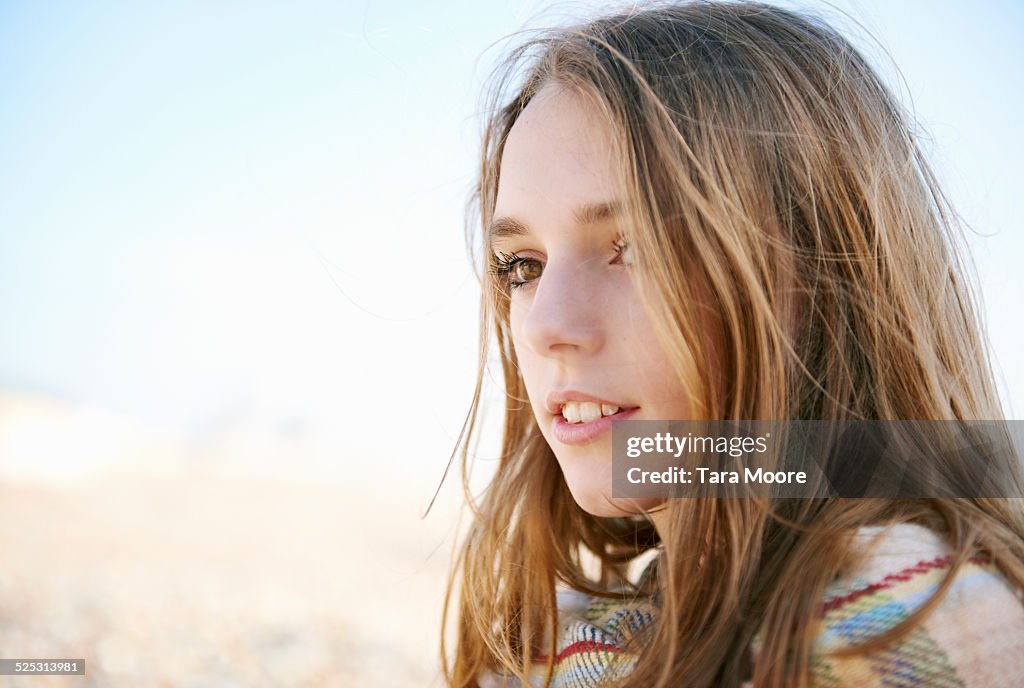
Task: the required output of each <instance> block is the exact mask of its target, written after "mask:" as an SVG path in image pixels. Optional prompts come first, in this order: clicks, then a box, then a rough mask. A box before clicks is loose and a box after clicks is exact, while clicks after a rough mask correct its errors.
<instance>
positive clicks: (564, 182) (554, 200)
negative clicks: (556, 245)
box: [495, 85, 622, 224]
mask: <svg viewBox="0 0 1024 688" xmlns="http://www.w3.org/2000/svg"><path fill="white" fill-rule="evenodd" d="M611 136H612V132H611V128H610V127H609V126H608V124H607V122H606V121H605V120H604V118H603V117H602V116H601V114H600V112H599V110H598V109H597V107H596V106H595V105H594V104H593V103H591V102H590V101H589V100H588V99H586V98H584V97H582V96H580V95H578V94H576V93H573V92H571V91H568V90H565V89H564V88H562V87H559V86H555V85H548V86H545V87H544V88H542V89H541V90H540V91H539V92H538V93H537V95H536V96H534V98H533V99H532V100H531V101H530V103H529V105H527V107H526V109H525V110H524V111H523V112H522V114H521V115H520V116H519V118H518V119H517V120H516V123H515V124H514V125H513V126H512V129H511V131H510V132H509V134H508V138H507V139H506V141H505V146H504V149H503V152H502V159H501V168H500V171H499V184H498V196H497V200H496V206H495V216H497V217H502V216H514V217H516V218H517V219H520V220H522V221H523V222H525V223H527V224H529V223H531V221H536V222H540V221H544V220H552V221H556V220H560V219H564V218H565V217H567V216H568V215H569V214H571V213H572V211H573V209H574V208H578V207H581V206H586V205H598V204H601V203H607V202H608V201H609V200H610V199H615V198H618V197H620V196H621V191H620V190H621V186H622V182H621V179H620V176H619V175H620V170H619V166H618V165H617V164H616V162H617V161H616V160H615V159H614V154H613V148H612V139H611Z"/></svg>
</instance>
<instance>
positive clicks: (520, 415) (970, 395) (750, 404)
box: [442, 2, 1024, 687]
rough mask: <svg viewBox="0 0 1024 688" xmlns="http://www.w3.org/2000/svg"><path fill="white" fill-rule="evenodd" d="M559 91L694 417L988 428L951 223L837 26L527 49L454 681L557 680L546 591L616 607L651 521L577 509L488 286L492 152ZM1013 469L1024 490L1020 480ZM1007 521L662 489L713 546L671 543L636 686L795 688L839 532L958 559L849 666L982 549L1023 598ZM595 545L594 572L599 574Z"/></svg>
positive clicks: (982, 350) (988, 383)
mask: <svg viewBox="0 0 1024 688" xmlns="http://www.w3.org/2000/svg"><path fill="white" fill-rule="evenodd" d="M517 78H518V79H519V81H516V79H517ZM549 83H554V84H557V85H559V86H561V87H563V88H566V89H571V90H572V91H574V92H576V93H578V94H581V95H583V96H584V97H587V98H588V99H589V102H591V103H593V104H594V105H595V106H596V107H597V108H598V109H599V111H600V112H601V113H602V114H603V116H604V117H605V118H606V120H607V121H608V122H609V125H610V129H611V131H612V132H613V139H614V140H613V141H612V142H611V144H612V145H613V146H614V148H615V150H616V152H617V153H618V155H619V159H621V160H622V166H623V174H624V180H625V184H626V187H627V190H628V192H629V201H628V204H627V205H628V207H627V208H626V209H625V211H626V217H627V218H629V219H628V221H626V222H624V225H625V231H626V232H627V238H628V241H629V242H630V246H631V247H633V248H634V249H635V263H636V266H635V271H634V276H635V279H636V280H638V282H639V284H640V288H641V293H642V294H643V295H644V297H645V302H646V303H647V305H648V309H649V311H650V313H651V316H652V319H653V320H654V322H656V323H657V324H658V328H659V337H660V339H661V344H662V345H663V346H665V347H666V350H667V351H669V352H670V354H671V355H672V357H673V363H674V365H675V367H676V369H677V372H678V374H679V376H680V379H681V380H682V381H684V383H685V384H686V385H687V387H686V388H687V390H688V393H689V394H690V399H691V402H692V407H693V408H694V412H695V416H697V417H703V418H722V419H868V420H871V419H934V420H952V419H959V420H979V419H999V418H1001V417H1002V412H1001V409H1000V405H999V400H998V396H997V394H996V392H995V385H994V382H993V379H992V373H991V365H990V362H989V358H988V353H987V350H986V345H985V340H984V337H983V336H982V335H981V328H980V326H979V324H978V313H977V306H976V305H975V296H974V294H973V288H972V285H971V283H970V281H969V275H970V271H969V269H968V266H967V264H966V262H965V261H966V259H965V258H964V254H963V251H964V248H963V239H962V236H961V230H960V228H959V225H958V223H957V218H956V216H955V214H954V213H953V211H952V209H951V208H950V206H949V204H948V202H947V200H946V198H945V197H944V196H943V194H942V192H941V190H940V188H939V186H938V184H937V183H936V180H935V177H934V175H933V173H932V172H931V170H930V168H929V167H928V165H927V163H926V161H925V160H924V158H923V156H922V153H921V151H920V150H919V148H918V145H917V143H916V141H915V138H914V136H913V134H912V131H911V126H910V123H909V122H908V118H907V117H906V115H905V113H904V112H903V111H902V110H901V109H900V107H899V106H898V104H897V102H896V100H895V99H894V98H893V96H892V95H891V94H890V92H889V91H888V89H887V88H886V87H885V86H884V85H883V84H882V82H881V81H880V80H879V78H878V77H877V75H876V74H875V72H874V71H873V70H872V69H871V67H870V66H869V65H868V63H867V62H866V60H865V59H864V58H863V57H862V55H861V54H860V53H859V52H858V51H857V50H855V49H854V48H853V47H852V46H851V45H850V44H849V43H848V42H847V41H846V40H845V39H844V38H842V37H841V36H839V35H838V34H837V33H836V32H835V31H833V30H832V29H831V28H830V27H828V26H827V25H825V24H823V23H821V22H819V21H817V20H814V19H811V18H808V17H804V16H801V15H799V14H796V13H793V12H791V11H788V10H783V9H780V8H777V7H772V6H767V5H761V4H757V3H746V2H739V3H732V2H730V3H707V2H695V3H686V4H680V5H670V6H656V7H653V8H650V9H643V10H634V11H631V12H628V13H625V14H622V15H618V16H610V17H606V18H602V19H598V20H595V21H592V22H589V23H587V24H585V25H582V26H578V27H574V28H571V29H561V30H556V31H553V32H551V33H548V34H545V35H543V36H541V37H539V38H537V39H535V40H531V41H529V42H528V43H526V44H525V45H523V46H522V47H520V48H519V49H518V50H516V51H515V52H514V53H513V54H512V55H511V56H510V57H509V60H508V61H507V63H506V64H505V69H504V71H503V72H502V73H501V75H499V77H497V78H496V80H495V86H494V91H493V94H492V101H491V107H490V109H489V112H490V113H491V114H490V116H489V119H488V121H487V125H486V130H485V134H484V143H483V154H482V157H481V166H480V169H479V176H478V183H477V186H476V189H475V194H474V197H473V203H472V208H473V210H472V211H471V214H470V218H471V220H470V226H469V228H468V229H469V236H468V240H469V243H470V247H471V250H472V252H473V253H474V254H475V258H476V259H477V260H478V264H479V266H480V270H481V275H482V280H483V282H484V290H483V291H484V295H483V301H482V306H481V317H482V323H483V326H482V328H481V336H480V359H479V361H480V363H479V365H480V368H479V372H480V375H479V378H478V381H477V387H476V394H475V395H474V399H473V403H472V406H471V409H470V412H469V415H468V417H467V421H466V425H465V427H464V429H463V436H462V437H461V438H460V446H461V447H462V469H463V479H464V484H465V480H466V475H467V472H468V469H469V462H470V452H469V449H468V448H469V447H470V445H471V444H472V438H473V437H475V434H476V432H477V430H478V418H479V410H480V399H481V389H482V382H483V377H484V371H485V363H486V361H487V360H488V352H489V347H490V346H491V345H493V344H495V343H496V346H497V350H498V351H497V353H498V355H499V357H500V361H501V365H502V370H503V374H504V385H505V391H506V394H507V400H508V401H507V404H506V409H505V417H504V436H503V440H502V453H501V459H500V464H499V466H498V468H497V471H496V473H495V475H494V478H493V481H492V483H491V484H490V486H489V488H488V489H487V491H486V492H485V494H484V495H483V497H482V498H481V499H480V500H479V501H473V500H471V504H472V508H473V516H474V520H473V523H472V527H471V529H470V532H469V534H468V537H467V538H466V540H465V542H464V544H463V546H462V549H461V551H460V555H459V558H458V566H457V567H456V570H455V571H454V572H453V575H452V578H451V581H450V584H449V590H448V598H447V604H446V613H445V620H444V625H445V628H448V627H449V625H450V624H452V623H453V622H454V631H455V633H454V642H455V647H454V651H453V653H452V654H451V656H449V653H448V651H447V649H446V648H445V647H444V643H442V656H443V661H444V671H445V677H446V680H447V681H448V683H449V685H452V686H460V687H461V686H475V685H476V683H477V678H478V677H479V675H480V673H481V672H482V671H485V670H495V669H497V670H501V671H504V672H507V673H513V674H516V675H518V676H519V677H520V678H521V679H522V680H523V681H524V682H525V681H526V680H527V676H528V675H529V673H530V671H531V665H532V663H533V661H534V660H535V658H536V657H537V656H540V655H546V656H547V658H548V660H547V663H548V676H549V677H550V675H551V670H552V666H553V664H552V662H553V657H554V655H555V642H556V639H555V637H554V636H555V633H554V631H555V629H556V623H557V610H556V598H555V591H556V584H559V583H560V584H564V585H567V586H570V587H572V588H575V589H577V590H580V591H584V592H587V593H590V594H594V595H613V593H611V592H609V590H610V589H611V588H612V587H613V586H614V585H618V586H621V585H624V584H625V585H628V579H627V566H628V564H629V563H630V562H631V561H633V560H634V559H635V558H636V557H637V556H638V555H640V554H642V553H643V552H645V551H647V550H649V549H651V548H652V547H655V546H658V545H659V539H658V535H657V533H656V532H655V530H654V528H653V526H652V525H651V523H650V521H649V520H648V519H646V518H644V517H631V518H597V517H594V516H591V515H589V514H587V513H586V512H584V511H583V510H582V509H580V508H579V507H578V506H577V505H576V504H575V502H574V501H573V499H572V496H571V495H570V493H569V491H568V488H567V486H566V483H565V481H564V480H563V478H562V475H561V472H560V470H559V467H558V464H557V462H556V460H555V457H554V454H553V453H552V450H551V448H550V447H549V446H548V445H547V443H546V442H545V440H544V439H543V437H542V436H541V434H540V431H539V429H538V427H537V425H536V422H535V419H534V417H533V415H532V413H531V410H530V406H529V404H528V403H527V402H526V398H527V395H526V390H525V387H524V384H523V380H522V378H521V376H520V374H519V370H518V366H517V360H516V352H515V349H514V347H513V343H512V339H511V335H510V331H509V321H508V302H507V298H506V297H505V295H504V294H503V293H502V289H501V286H500V285H499V284H498V283H497V282H496V281H495V280H494V279H493V278H492V277H491V270H490V261H491V260H492V258H491V256H490V255H489V254H488V252H487V250H486V246H487V243H488V242H487V236H486V232H487V228H488V227H489V226H490V222H491V216H492V213H493V210H494V204H495V197H496V193H497V188H498V170H499V166H500V161H501V155H502V148H503V145H504V142H505V139H506V137H507V135H508V133H509V131H510V129H511V128H512V126H513V125H514V123H515V122H516V119H517V117H518V116H519V114H520V113H521V112H522V111H523V110H524V108H525V107H526V106H527V104H528V103H529V102H530V100H531V98H532V97H533V96H534V94H536V93H537V92H538V91H539V89H540V88H541V87H542V86H544V85H546V84H549ZM513 86H514V87H515V88H514V91H513V95H512V97H511V98H509V97H508V94H509V92H510V89H512V88H513ZM708 298H710V299H711V303H712V304H713V309H714V311H715V313H716V314H717V320H718V323H717V330H718V331H717V332H716V333H715V334H716V342H715V348H717V349H719V350H718V351H717V352H716V353H715V354H714V355H715V360H716V362H717V363H716V365H717V366H718V370H719V375H720V377H721V380H722V381H723V384H722V385H716V384H709V382H710V381H709V380H707V379H706V376H702V375H701V374H700V373H701V371H707V370H711V369H713V368H712V366H711V365H710V363H709V361H710V360H711V359H710V356H711V355H712V353H711V351H710V350H709V348H710V347H709V345H708V338H707V334H706V333H704V332H702V331H700V330H699V329H698V328H696V327H695V325H694V323H699V322H702V318H700V317H697V314H696V313H694V312H693V310H694V308H695V307H696V306H695V305H694V304H699V303H701V302H702V301H707V299H708ZM1004 479H1005V480H1007V481H1009V482H1010V483H1012V484H1013V485H1016V486H1017V488H1018V493H1020V486H1021V484H1022V482H1024V481H1022V477H1021V475H1020V471H1019V469H1013V470H1012V471H1011V472H1010V474H1008V475H1006V476H1004ZM467 495H468V491H467ZM1019 506H1020V505H1019V502H1015V501H1014V500H1000V499H980V498H978V499H956V500H952V499H951V500H934V499H933V500H928V499H920V500H900V501H897V500H868V499H863V500H844V499H831V500H776V501H773V502H771V503H766V502H764V501H758V500H753V499H747V500H738V499H737V500H732V499H707V500H672V501H670V502H669V503H668V505H667V507H666V508H667V509H668V510H669V511H670V519H671V527H670V528H669V529H668V531H667V532H669V533H674V534H682V533H702V534H704V535H705V537H703V538H700V537H699V538H691V539H690V541H688V542H686V543H685V544H684V542H683V540H682V538H681V537H679V538H673V540H672V541H670V542H663V543H660V544H661V545H663V547H664V551H663V552H662V554H661V558H660V561H659V567H658V576H657V579H656V583H655V584H656V586H657V592H658V593H659V596H660V598H659V599H660V606H661V611H660V613H659V617H658V620H657V623H656V624H655V626H654V628H653V630H652V631H651V633H650V635H649V637H648V638H647V639H646V642H645V645H644V650H643V654H642V656H641V658H640V661H639V662H638V663H637V666H636V669H635V671H634V673H633V674H632V675H631V676H630V677H629V679H628V680H627V683H629V684H631V685H632V684H635V685H642V686H669V685H687V686H694V687H700V686H712V685H714V686H719V685H738V684H739V683H740V682H741V681H742V680H744V679H745V678H748V677H749V678H750V679H751V680H753V682H754V685H756V686H773V687H780V686H804V685H806V682H807V676H808V666H809V661H810V647H811V643H812V641H813V633H814V620H815V615H816V614H817V613H818V611H819V608H820V604H821V600H822V598H823V595H824V592H825V589H826V587H827V585H828V584H829V583H830V582H831V581H832V580H833V579H834V578H835V577H836V576H837V575H839V573H840V572H841V571H842V570H843V568H844V567H845V566H848V565H850V563H851V561H852V557H853V556H854V552H853V551H852V549H851V544H850V542H851V541H850V538H849V537H846V536H847V535H850V534H852V533H854V532H855V531H856V530H857V529H858V528H859V527H861V526H865V525H873V524H881V523H889V522H917V523H921V524H923V525H926V526H928V527H930V528H933V529H935V530H936V531H938V532H940V533H942V534H943V535H944V536H945V537H946V539H947V540H948V541H949V543H950V544H951V546H952V548H953V552H954V560H953V566H952V568H951V570H950V574H949V576H948V577H947V579H946V583H945V584H944V585H943V586H941V587H940V590H939V593H938V594H937V595H936V597H935V598H934V599H933V600H932V601H931V602H930V603H929V604H927V605H925V607H923V608H922V609H921V610H920V612H919V613H917V614H914V615H912V616H911V617H910V618H909V619H908V620H907V621H906V622H905V623H902V624H900V626H899V627H897V628H895V629H893V631H891V632H889V633H887V634H886V635H885V636H884V637H880V638H878V639H876V640H875V641H874V643H873V644H868V645H865V646H864V648H863V649H864V650H865V651H866V650H868V649H871V648H872V647H877V646H878V645H880V644H881V643H884V642H888V641H891V640H892V639H894V638H896V637H898V636H899V635H900V634H902V633H905V632H907V631H908V630H910V629H911V628H912V627H913V626H914V625H915V624H916V623H919V622H920V620H921V618H922V617H923V615H924V614H926V613H927V612H928V611H929V610H930V609H931V608H933V606H934V604H936V603H937V602H938V600H939V597H940V596H941V594H943V593H944V592H945V589H946V587H947V586H948V584H949V582H951V580H952V576H953V575H955V573H956V571H957V569H958V568H959V566H960V565H961V563H962V562H964V561H965V560H966V559H967V557H969V556H971V555H974V554H977V553H983V554H985V555H987V556H989V557H991V559H992V560H993V561H994V562H995V563H996V564H997V565H998V566H999V568H1000V569H1001V570H1002V571H1003V573H1004V574H1005V575H1006V576H1007V577H1008V578H1009V580H1010V581H1011V582H1012V583H1014V584H1015V585H1017V586H1018V587H1024V519H1022V516H1021V511H1020V508H1019ZM837 534H838V535H839V537H837ZM591 555H592V556H593V557H596V559H597V561H598V562H599V567H598V568H599V571H598V573H597V575H589V576H588V575H587V572H586V567H585V566H584V561H585V560H586V558H587V557H588V556H591ZM697 561H700V562H701V563H700V565H694V562H697ZM456 591H458V592H456ZM782 591H785V593H784V594H781V593H782ZM627 594H628V593H627ZM456 600H457V618H454V619H453V617H452V611H453V607H454V605H455V602H456ZM684 600H700V601H701V602H700V604H683V601H684ZM755 635H757V636H758V637H759V638H760V639H761V640H760V645H759V648H758V660H757V661H756V662H754V664H753V666H751V654H750V646H751V641H752V640H753V639H754V637H755Z"/></svg>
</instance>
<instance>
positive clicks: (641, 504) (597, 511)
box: [569, 483, 661, 518]
mask: <svg viewBox="0 0 1024 688" xmlns="http://www.w3.org/2000/svg"><path fill="white" fill-rule="evenodd" d="M594 488H595V486H592V485H587V486H582V485H573V484H572V483H569V491H570V492H571V493H572V498H573V500H575V502H576V504H578V505H579V507H580V508H581V509H583V510H584V511H586V512H587V513H588V514H590V515H591V516H597V517H598V518H622V517H624V516H636V515H638V514H642V513H643V512H644V510H646V509H653V508H654V507H656V506H658V505H659V504H660V503H661V500H658V499H621V498H619V499H615V498H613V497H612V495H611V491H610V490H605V489H594Z"/></svg>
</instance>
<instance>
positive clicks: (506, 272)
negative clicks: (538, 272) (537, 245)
mask: <svg viewBox="0 0 1024 688" xmlns="http://www.w3.org/2000/svg"><path fill="white" fill-rule="evenodd" d="M612 248H613V249H614V251H615V258H616V259H618V258H619V257H620V256H621V255H622V254H623V253H625V251H626V249H627V248H629V244H628V243H626V240H625V239H623V238H622V237H619V238H617V239H616V240H615V241H613V242H612ZM527 260H537V259H536V258H523V257H522V256H520V255H519V254H518V253H498V255H497V256H495V258H494V264H493V265H492V267H491V272H492V273H493V274H494V276H495V277H497V278H498V279H499V280H501V281H502V282H504V283H505V284H506V285H507V286H508V288H509V291H514V290H516V289H518V288H520V287H523V286H526V285H527V284H529V283H530V282H535V281H536V279H539V278H536V279H533V280H525V281H522V282H517V281H515V280H514V279H512V274H513V271H514V270H515V269H516V266H517V265H519V264H520V263H522V262H523V261H527ZM538 262H539V261H538Z"/></svg>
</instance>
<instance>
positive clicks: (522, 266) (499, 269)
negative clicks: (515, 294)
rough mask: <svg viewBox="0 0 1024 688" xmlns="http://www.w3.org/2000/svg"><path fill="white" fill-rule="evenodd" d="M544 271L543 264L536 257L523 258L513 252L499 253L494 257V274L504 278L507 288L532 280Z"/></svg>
mask: <svg viewBox="0 0 1024 688" xmlns="http://www.w3.org/2000/svg"><path fill="white" fill-rule="evenodd" d="M543 272H544V264H543V263H542V262H540V261H539V260H537V259H536V258H523V257H521V256H519V255H517V254H515V253H512V254H508V253H499V254H498V255H497V257H496V258H495V265H494V274H495V276H497V277H499V278H502V279H503V280H505V282H506V284H508V287H509V289H518V288H519V287H521V286H523V285H525V284H528V283H530V282H533V281H534V280H536V279H537V278H539V277H540V276H541V274H542V273H543Z"/></svg>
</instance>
